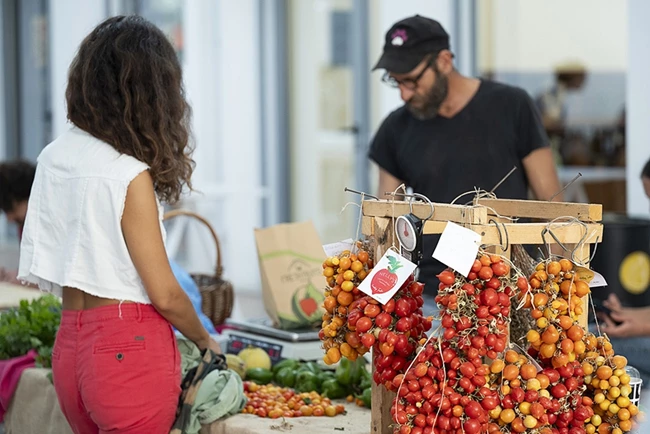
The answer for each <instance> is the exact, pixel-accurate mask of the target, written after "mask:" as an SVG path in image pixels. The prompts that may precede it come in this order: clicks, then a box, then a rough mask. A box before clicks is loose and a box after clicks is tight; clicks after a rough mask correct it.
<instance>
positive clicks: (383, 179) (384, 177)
mask: <svg viewBox="0 0 650 434" xmlns="http://www.w3.org/2000/svg"><path fill="white" fill-rule="evenodd" d="M400 185H402V181H400V180H399V179H397V178H395V177H394V176H393V175H391V174H390V173H388V172H387V171H385V170H384V169H382V168H381V167H380V168H379V188H378V190H379V191H378V192H377V197H378V198H379V199H393V197H392V196H386V195H385V193H386V192H393V191H395V190H396V189H397V187H399V186H400ZM398 199H399V198H398Z"/></svg>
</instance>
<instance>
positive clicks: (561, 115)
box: [535, 62, 587, 164]
mask: <svg viewBox="0 0 650 434" xmlns="http://www.w3.org/2000/svg"><path fill="white" fill-rule="evenodd" d="M586 79H587V70H586V68H585V67H584V65H583V64H582V63H580V62H565V63H562V64H560V65H558V66H557V67H556V68H555V82H554V84H553V85H552V86H551V87H550V88H549V89H547V90H546V91H544V92H542V93H541V94H540V95H539V96H538V97H537V98H536V101H535V102H536V104H537V107H538V109H539V111H540V113H541V115H542V123H543V125H544V129H545V130H546V133H547V134H548V136H549V141H550V145H551V149H552V150H553V153H554V155H555V159H556V162H557V163H558V164H561V163H562V162H563V161H564V159H566V158H575V157H574V156H573V154H574V153H575V152H578V153H580V151H578V150H576V149H564V148H566V147H569V148H575V147H576V146H578V147H579V148H581V146H584V145H581V144H580V143H578V144H576V143H575V140H574V141H570V140H569V141H568V143H565V142H567V139H568V138H567V96H568V95H569V93H570V92H577V91H579V90H580V89H582V88H583V87H584V84H585V81H586ZM582 153H584V152H582Z"/></svg>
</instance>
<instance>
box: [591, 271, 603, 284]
mask: <svg viewBox="0 0 650 434" xmlns="http://www.w3.org/2000/svg"><path fill="white" fill-rule="evenodd" d="M601 286H607V281H606V280H605V278H604V277H603V275H602V274H600V273H597V272H595V271H594V278H593V279H591V282H589V287H590V288H598V287H601Z"/></svg>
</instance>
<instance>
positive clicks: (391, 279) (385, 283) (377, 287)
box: [370, 256, 402, 294]
mask: <svg viewBox="0 0 650 434" xmlns="http://www.w3.org/2000/svg"><path fill="white" fill-rule="evenodd" d="M400 268H402V264H401V263H400V262H399V260H398V259H397V258H395V257H394V256H389V257H388V269H386V268H383V269H381V270H379V271H377V273H376V274H375V275H374V276H373V277H372V279H371V280H370V290H371V291H372V293H373V294H384V293H386V292H388V291H390V290H391V289H393V288H394V287H395V284H396V283H397V274H396V271H397V270H399V269H400Z"/></svg>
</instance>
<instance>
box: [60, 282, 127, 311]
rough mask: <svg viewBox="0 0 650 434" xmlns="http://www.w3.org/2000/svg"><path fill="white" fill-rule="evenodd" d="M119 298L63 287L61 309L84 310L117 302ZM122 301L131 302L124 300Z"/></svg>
mask: <svg viewBox="0 0 650 434" xmlns="http://www.w3.org/2000/svg"><path fill="white" fill-rule="evenodd" d="M119 303H120V300H115V299H112V298H102V297H97V296H95V295H90V294H88V293H86V292H83V291H82V290H80V289H77V288H70V287H69V286H65V287H63V309H64V310H86V309H93V308H96V307H102V306H110V305H113V304H119ZM124 303H131V302H130V301H125V302H124Z"/></svg>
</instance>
